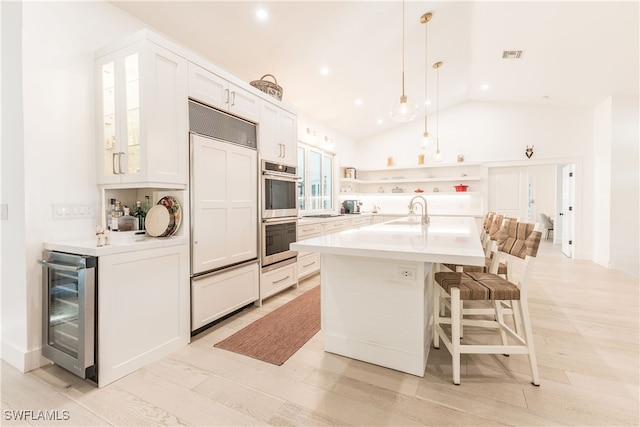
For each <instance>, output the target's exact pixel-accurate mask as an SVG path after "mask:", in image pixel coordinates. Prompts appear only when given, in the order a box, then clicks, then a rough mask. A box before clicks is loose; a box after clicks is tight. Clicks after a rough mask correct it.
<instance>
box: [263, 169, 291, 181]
mask: <svg viewBox="0 0 640 427" xmlns="http://www.w3.org/2000/svg"><path fill="white" fill-rule="evenodd" d="M262 175H267V176H269V177H273V178H284V180H285V181H291V182H294V181H299V180H300V179H301V178H300V177H299V176H295V175H291V174H288V173H284V172H273V171H262Z"/></svg>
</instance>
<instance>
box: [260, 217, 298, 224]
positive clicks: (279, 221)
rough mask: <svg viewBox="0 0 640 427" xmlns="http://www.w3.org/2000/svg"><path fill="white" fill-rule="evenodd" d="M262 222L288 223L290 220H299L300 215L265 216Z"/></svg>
mask: <svg viewBox="0 0 640 427" xmlns="http://www.w3.org/2000/svg"><path fill="white" fill-rule="evenodd" d="M262 222H263V223H265V224H286V223H289V222H295V223H297V222H298V217H288V218H263V219H262Z"/></svg>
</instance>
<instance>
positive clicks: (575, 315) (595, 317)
mask: <svg viewBox="0 0 640 427" xmlns="http://www.w3.org/2000/svg"><path fill="white" fill-rule="evenodd" d="M533 276H534V280H533V284H532V289H531V292H530V294H529V295H530V304H531V307H530V309H531V313H532V322H533V329H534V333H535V339H536V349H537V357H538V365H539V369H540V375H541V386H540V387H535V386H533V385H531V383H530V372H529V368H528V362H527V359H526V356H520V355H512V356H510V357H504V356H501V355H500V356H493V355H463V359H462V384H461V385H460V386H454V385H453V384H452V382H451V362H450V355H449V353H448V352H447V350H446V349H445V348H444V347H443V348H441V349H440V350H434V349H432V350H431V353H430V356H429V362H428V366H427V372H426V374H425V376H424V378H419V377H416V376H412V375H409V374H403V373H400V372H396V371H393V370H390V369H386V368H382V367H379V366H374V365H370V364H367V363H363V362H358V361H354V360H350V359H347V358H344V357H341V356H337V355H333V354H328V353H325V352H324V351H323V343H322V337H321V333H319V334H317V335H316V336H315V337H314V338H313V339H311V340H310V341H309V342H308V343H307V344H306V345H305V346H304V347H303V348H302V349H301V350H300V351H298V352H297V353H296V354H295V355H294V356H292V357H291V359H289V360H288V361H287V362H286V363H285V364H284V365H283V366H280V367H278V366H274V365H270V364H268V363H264V362H260V361H258V360H255V359H251V358H248V357H244V356H240V355H237V354H234V353H230V352H227V351H225V350H220V349H217V348H214V347H213V344H214V343H216V342H218V341H219V340H221V339H222V338H225V337H227V336H229V335H230V334H232V333H233V332H235V331H237V330H239V329H241V328H242V327H244V326H246V325H247V324H249V323H251V322H252V321H253V320H255V319H257V318H259V317H260V316H263V315H264V314H265V313H267V312H269V311H271V310H273V309H275V308H277V307H278V306H280V305H282V304H283V303H285V302H287V301H289V300H291V299H292V298H294V297H295V296H297V295H299V294H301V293H302V292H304V291H305V290H307V289H309V288H311V287H313V286H314V285H316V284H318V283H319V276H315V277H312V278H311V279H309V280H306V281H304V282H303V283H301V285H300V287H299V288H298V289H292V290H290V291H287V292H285V293H283V294H280V295H278V296H275V297H273V298H271V299H268V300H267V301H266V302H265V305H263V307H261V308H252V309H249V310H247V311H245V312H243V313H241V314H240V315H237V316H235V317H234V318H232V319H229V320H227V321H225V322H223V323H221V324H219V325H217V326H216V327H214V328H212V329H210V330H209V331H207V332H205V333H203V334H200V335H199V336H198V337H196V338H195V339H194V340H193V342H192V343H191V344H190V345H189V346H187V347H185V348H183V349H181V350H179V351H176V352H175V353H173V354H172V355H171V356H169V357H166V358H165V359H163V360H160V361H158V362H157V363H154V364H152V365H150V366H148V367H146V368H144V369H141V370H139V371H137V372H135V373H133V374H131V375H129V376H127V377H125V378H123V379H121V380H119V381H116V382H115V383H113V384H111V385H109V386H107V387H104V388H102V389H97V388H95V387H93V386H91V385H89V384H87V383H85V382H83V381H82V380H79V379H77V378H76V377H74V376H73V375H71V374H69V373H67V372H66V371H64V370H62V369H60V368H58V367H57V366H47V367H44V368H40V369H37V370H35V371H32V372H29V373H27V374H23V373H20V372H18V371H17V370H15V369H14V368H12V367H11V366H9V365H7V364H6V363H4V362H3V364H2V410H3V414H2V421H0V424H2V425H29V424H33V425H87V426H88V425H136V426H138V425H200V426H205V425H207V426H208V425H226V426H235V425H282V426H294V425H367V426H373V425H393V426H400V425H402V426H412V425H420V426H422V425H437V426H443V425H472V426H480V425H526V426H534V425H542V426H548V425H579V426H584V425H600V426H611V425H635V426H637V425H639V424H640V419H639V367H638V364H639V354H640V353H639V335H640V334H639V311H638V304H639V302H638V301H639V284H638V280H636V279H633V278H631V277H628V276H625V275H623V274H621V273H617V272H615V271H612V270H607V269H605V268H602V267H599V266H597V265H595V264H593V263H591V262H586V261H574V260H570V259H567V258H565V257H564V256H563V255H562V254H561V253H560V250H559V248H558V247H555V246H552V245H550V244H549V243H545V244H544V245H543V247H542V249H541V253H540V255H539V257H538V260H537V262H536V265H535V271H534V275H533ZM14 409H15V410H33V411H38V410H58V411H59V413H60V414H63V412H62V411H68V412H66V413H67V414H68V415H69V420H67V421H56V422H52V421H48V422H45V421H39V422H36V421H31V422H30V423H28V422H24V421H22V422H18V421H15V420H13V419H10V417H8V416H7V414H8V413H7V412H6V411H7V410H14Z"/></svg>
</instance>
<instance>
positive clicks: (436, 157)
mask: <svg viewBox="0 0 640 427" xmlns="http://www.w3.org/2000/svg"><path fill="white" fill-rule="evenodd" d="M441 66H442V61H439V62H436V63H435V64H433V68H435V69H436V153H435V154H434V155H433V161H434V162H441V161H442V154H440V139H439V138H438V136H439V135H438V113H439V112H440V67H441Z"/></svg>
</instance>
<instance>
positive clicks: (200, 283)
mask: <svg viewBox="0 0 640 427" xmlns="http://www.w3.org/2000/svg"><path fill="white" fill-rule="evenodd" d="M258 271H259V267H258V264H257V263H255V264H252V265H248V266H245V267H240V268H236V269H233V270H231V271H228V272H223V273H219V274H214V275H211V276H208V277H205V278H202V279H195V280H193V282H192V284H191V295H192V305H191V330H192V331H194V330H196V329H198V328H201V327H203V326H206V325H207V324H209V323H211V322H213V321H214V320H217V319H219V318H221V317H222V316H224V315H226V314H229V313H231V312H232V311H234V310H236V309H238V308H240V307H243V306H245V305H247V304H250V303H252V302H253V301H255V300H257V299H258V275H259V273H258Z"/></svg>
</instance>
